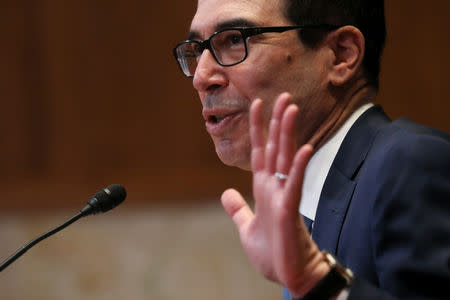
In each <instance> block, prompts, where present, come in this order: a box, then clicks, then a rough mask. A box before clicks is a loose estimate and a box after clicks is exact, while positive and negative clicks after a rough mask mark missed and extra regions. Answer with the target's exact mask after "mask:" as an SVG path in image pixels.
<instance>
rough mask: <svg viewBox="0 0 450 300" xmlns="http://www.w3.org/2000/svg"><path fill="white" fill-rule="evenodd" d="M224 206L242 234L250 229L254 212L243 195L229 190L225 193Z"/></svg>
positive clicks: (222, 198) (223, 195)
mask: <svg viewBox="0 0 450 300" xmlns="http://www.w3.org/2000/svg"><path fill="white" fill-rule="evenodd" d="M221 201H222V206H223V208H224V209H225V211H226V212H227V214H228V215H229V216H230V217H231V219H232V220H233V222H234V224H236V227H237V229H238V231H239V233H240V234H243V232H244V231H245V230H246V228H247V227H248V224H250V222H251V221H252V219H253V212H252V210H251V209H250V207H249V206H248V204H247V202H246V201H245V200H244V198H243V197H242V196H241V194H240V193H239V192H238V191H236V190H235V189H228V190H226V191H225V192H223V194H222V197H221Z"/></svg>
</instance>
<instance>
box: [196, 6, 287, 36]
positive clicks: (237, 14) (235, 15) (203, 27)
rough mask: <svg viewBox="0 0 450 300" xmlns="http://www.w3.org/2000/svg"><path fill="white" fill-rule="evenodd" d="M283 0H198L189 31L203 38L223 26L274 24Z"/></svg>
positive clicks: (279, 14)
mask: <svg viewBox="0 0 450 300" xmlns="http://www.w3.org/2000/svg"><path fill="white" fill-rule="evenodd" d="M280 1H284V0H199V1H198V5H197V12H196V14H195V16H194V18H193V20H192V23H191V28H190V32H191V33H198V34H199V35H200V36H203V38H205V37H206V36H209V35H210V34H212V33H213V32H215V31H218V30H220V29H223V28H224V27H227V26H228V27H239V26H266V25H275V24H271V23H274V22H275V23H277V19H280V18H281V17H282V16H283V14H282V12H281V8H280V6H279V5H280Z"/></svg>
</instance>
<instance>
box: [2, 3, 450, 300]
mask: <svg viewBox="0 0 450 300" xmlns="http://www.w3.org/2000/svg"><path fill="white" fill-rule="evenodd" d="M195 8H196V0H185V1H177V2H176V3H174V2H170V1H143V0H128V1H115V0H110V1H88V0H39V1H20V0H16V1H15V0H2V1H1V3H0V39H1V40H0V43H1V46H0V97H1V98H0V99H1V109H0V128H1V130H2V134H1V135H0V165H1V167H0V188H1V193H0V195H1V196H0V260H3V259H4V258H6V257H7V256H9V255H10V254H11V253H12V252H14V251H15V250H16V249H18V248H19V247H21V246H22V245H23V244H25V243H26V242H28V241H29V240H31V239H33V238H35V237H36V236H37V235H39V234H41V233H43V232H45V231H47V230H49V229H50V228H52V227H54V226H56V225H58V224H60V223H62V222H63V221H64V220H66V219H67V218H69V217H70V216H71V215H72V214H74V213H76V212H77V211H78V210H79V209H80V208H81V207H82V206H84V205H85V203H86V201H87V200H88V199H89V198H90V197H91V196H92V195H93V194H95V193H96V192H97V191H98V190H100V189H102V188H103V187H105V186H107V185H109V184H112V183H121V184H123V185H124V186H126V187H127V190H128V198H127V200H126V201H125V202H124V203H123V204H122V205H121V207H120V208H117V209H116V210H114V211H111V212H109V213H108V214H105V215H100V216H97V217H88V218H86V219H82V220H80V221H78V223H76V224H73V225H72V226H71V227H69V228H67V229H66V230H65V231H64V232H62V233H59V234H57V235H55V236H53V237H51V238H50V239H48V240H46V241H44V242H42V243H41V244H39V245H38V246H36V247H35V248H33V249H32V250H30V251H29V252H28V253H27V254H25V255H24V256H23V257H22V258H21V259H19V260H18V261H17V262H16V263H15V264H14V265H11V266H10V267H9V268H8V269H6V270H5V271H3V272H2V274H1V275H0V299H1V300H3V299H11V300H22V299H32V300H34V299H46V300H53V299H100V300H101V299H109V300H115V299H123V298H124V297H127V298H128V299H133V300H140V299H163V300H164V299H177V298H178V297H182V298H183V299H196V300H197V299H263V300H264V299H280V298H281V290H280V288H279V287H278V286H276V285H274V284H271V283H268V282H266V281H265V280H264V279H262V278H261V277H260V276H259V275H258V274H257V273H256V272H255V271H254V270H253V269H252V268H251V267H250V264H249V263H248V261H247V259H246V258H245V256H244V254H243V251H242V250H241V248H240V244H239V239H238V235H237V233H236V232H235V229H234V225H233V224H232V223H231V221H230V220H228V218H227V217H226V215H225V213H224V212H223V211H222V208H221V206H220V201H219V198H220V194H221V193H222V191H223V190H224V189H226V188H227V187H231V186H232V187H236V188H238V189H239V190H240V191H242V192H243V193H244V194H246V195H250V179H251V178H250V176H249V174H247V173H245V172H242V171H240V170H238V169H235V168H229V167H225V166H223V165H222V164H221V163H220V161H219V160H218V159H217V157H216V155H215V152H214V147H213V145H212V143H211V141H210V139H209V137H208V135H207V133H206V131H205V130H204V124H203V119H202V117H201V105H200V101H199V100H198V98H197V96H196V94H195V91H194V90H193V88H192V86H191V81H190V80H189V79H186V78H184V77H183V76H182V75H181V73H180V72H179V70H178V67H177V65H176V63H175V61H174V59H173V57H172V47H173V46H174V45H175V44H176V43H177V42H179V41H181V40H183V39H185V37H186V33H187V30H188V28H189V23H190V20H191V18H192V16H193V14H194V12H195ZM386 17H387V26H388V41H387V46H386V49H385V53H384V59H383V65H382V73H381V90H380V94H379V97H378V99H377V103H380V104H382V105H383V107H384V108H385V110H386V112H387V113H388V114H389V115H390V116H391V117H392V118H398V117H401V116H407V117H409V118H411V119H413V120H414V121H417V122H420V123H423V124H426V125H430V126H433V127H437V128H440V129H442V130H444V131H446V132H450V118H449V115H450V114H449V113H450V103H449V99H450V84H449V83H450V82H449V75H448V72H449V70H450V62H449V60H450V58H449V53H450V34H449V33H450V2H449V1H447V0H434V1H431V2H427V3H426V4H424V2H423V1H419V0H410V1H386Z"/></svg>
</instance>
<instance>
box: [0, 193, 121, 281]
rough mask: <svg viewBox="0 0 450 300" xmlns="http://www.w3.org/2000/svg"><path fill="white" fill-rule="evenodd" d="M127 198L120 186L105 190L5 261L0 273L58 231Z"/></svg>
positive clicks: (0, 266)
mask: <svg viewBox="0 0 450 300" xmlns="http://www.w3.org/2000/svg"><path fill="white" fill-rule="evenodd" d="M126 197H127V191H126V190H125V188H124V187H123V186H121V185H120V184H113V185H110V186H108V187H106V188H104V189H103V190H101V191H100V192H98V193H96V194H95V195H94V196H93V197H92V198H91V199H89V201H88V204H87V205H86V206H85V207H83V208H82V209H81V210H80V212H79V213H77V214H76V215H75V216H73V217H72V218H70V219H69V220H67V221H66V222H64V223H63V224H61V225H59V226H58V227H56V228H54V229H52V230H50V231H49V232H47V233H45V234H43V235H41V236H39V237H38V238H36V239H34V240H32V241H31V242H29V243H28V244H26V245H25V246H23V247H22V248H20V249H19V250H17V251H16V252H15V253H14V254H13V255H11V256H10V257H8V258H7V259H5V260H4V261H3V262H2V263H1V264H0V272H1V271H3V270H4V269H5V268H6V267H7V266H9V265H10V264H11V263H13V262H14V261H15V260H16V259H18V258H19V257H20V256H22V255H23V254H24V253H25V252H27V251H28V250H29V249H30V248H31V247H33V246H34V245H36V244H37V243H39V242H40V241H42V240H44V239H46V238H48V237H49V236H52V235H53V234H55V233H57V232H58V231H61V230H62V229H64V228H66V227H67V226H69V225H70V224H72V223H73V222H75V221H77V220H78V219H80V218H82V217H85V216H88V215H92V214H98V213H103V212H107V211H108V210H111V209H113V208H114V207H116V206H117V205H119V204H120V203H122V202H123V201H124V200H125V198H126Z"/></svg>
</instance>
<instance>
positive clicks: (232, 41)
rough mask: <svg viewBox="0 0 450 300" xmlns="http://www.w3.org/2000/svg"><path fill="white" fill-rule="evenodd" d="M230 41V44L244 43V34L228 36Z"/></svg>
mask: <svg viewBox="0 0 450 300" xmlns="http://www.w3.org/2000/svg"><path fill="white" fill-rule="evenodd" d="M228 41H229V43H230V44H234V45H236V44H240V43H242V36H241V35H240V34H233V35H230V36H228Z"/></svg>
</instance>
